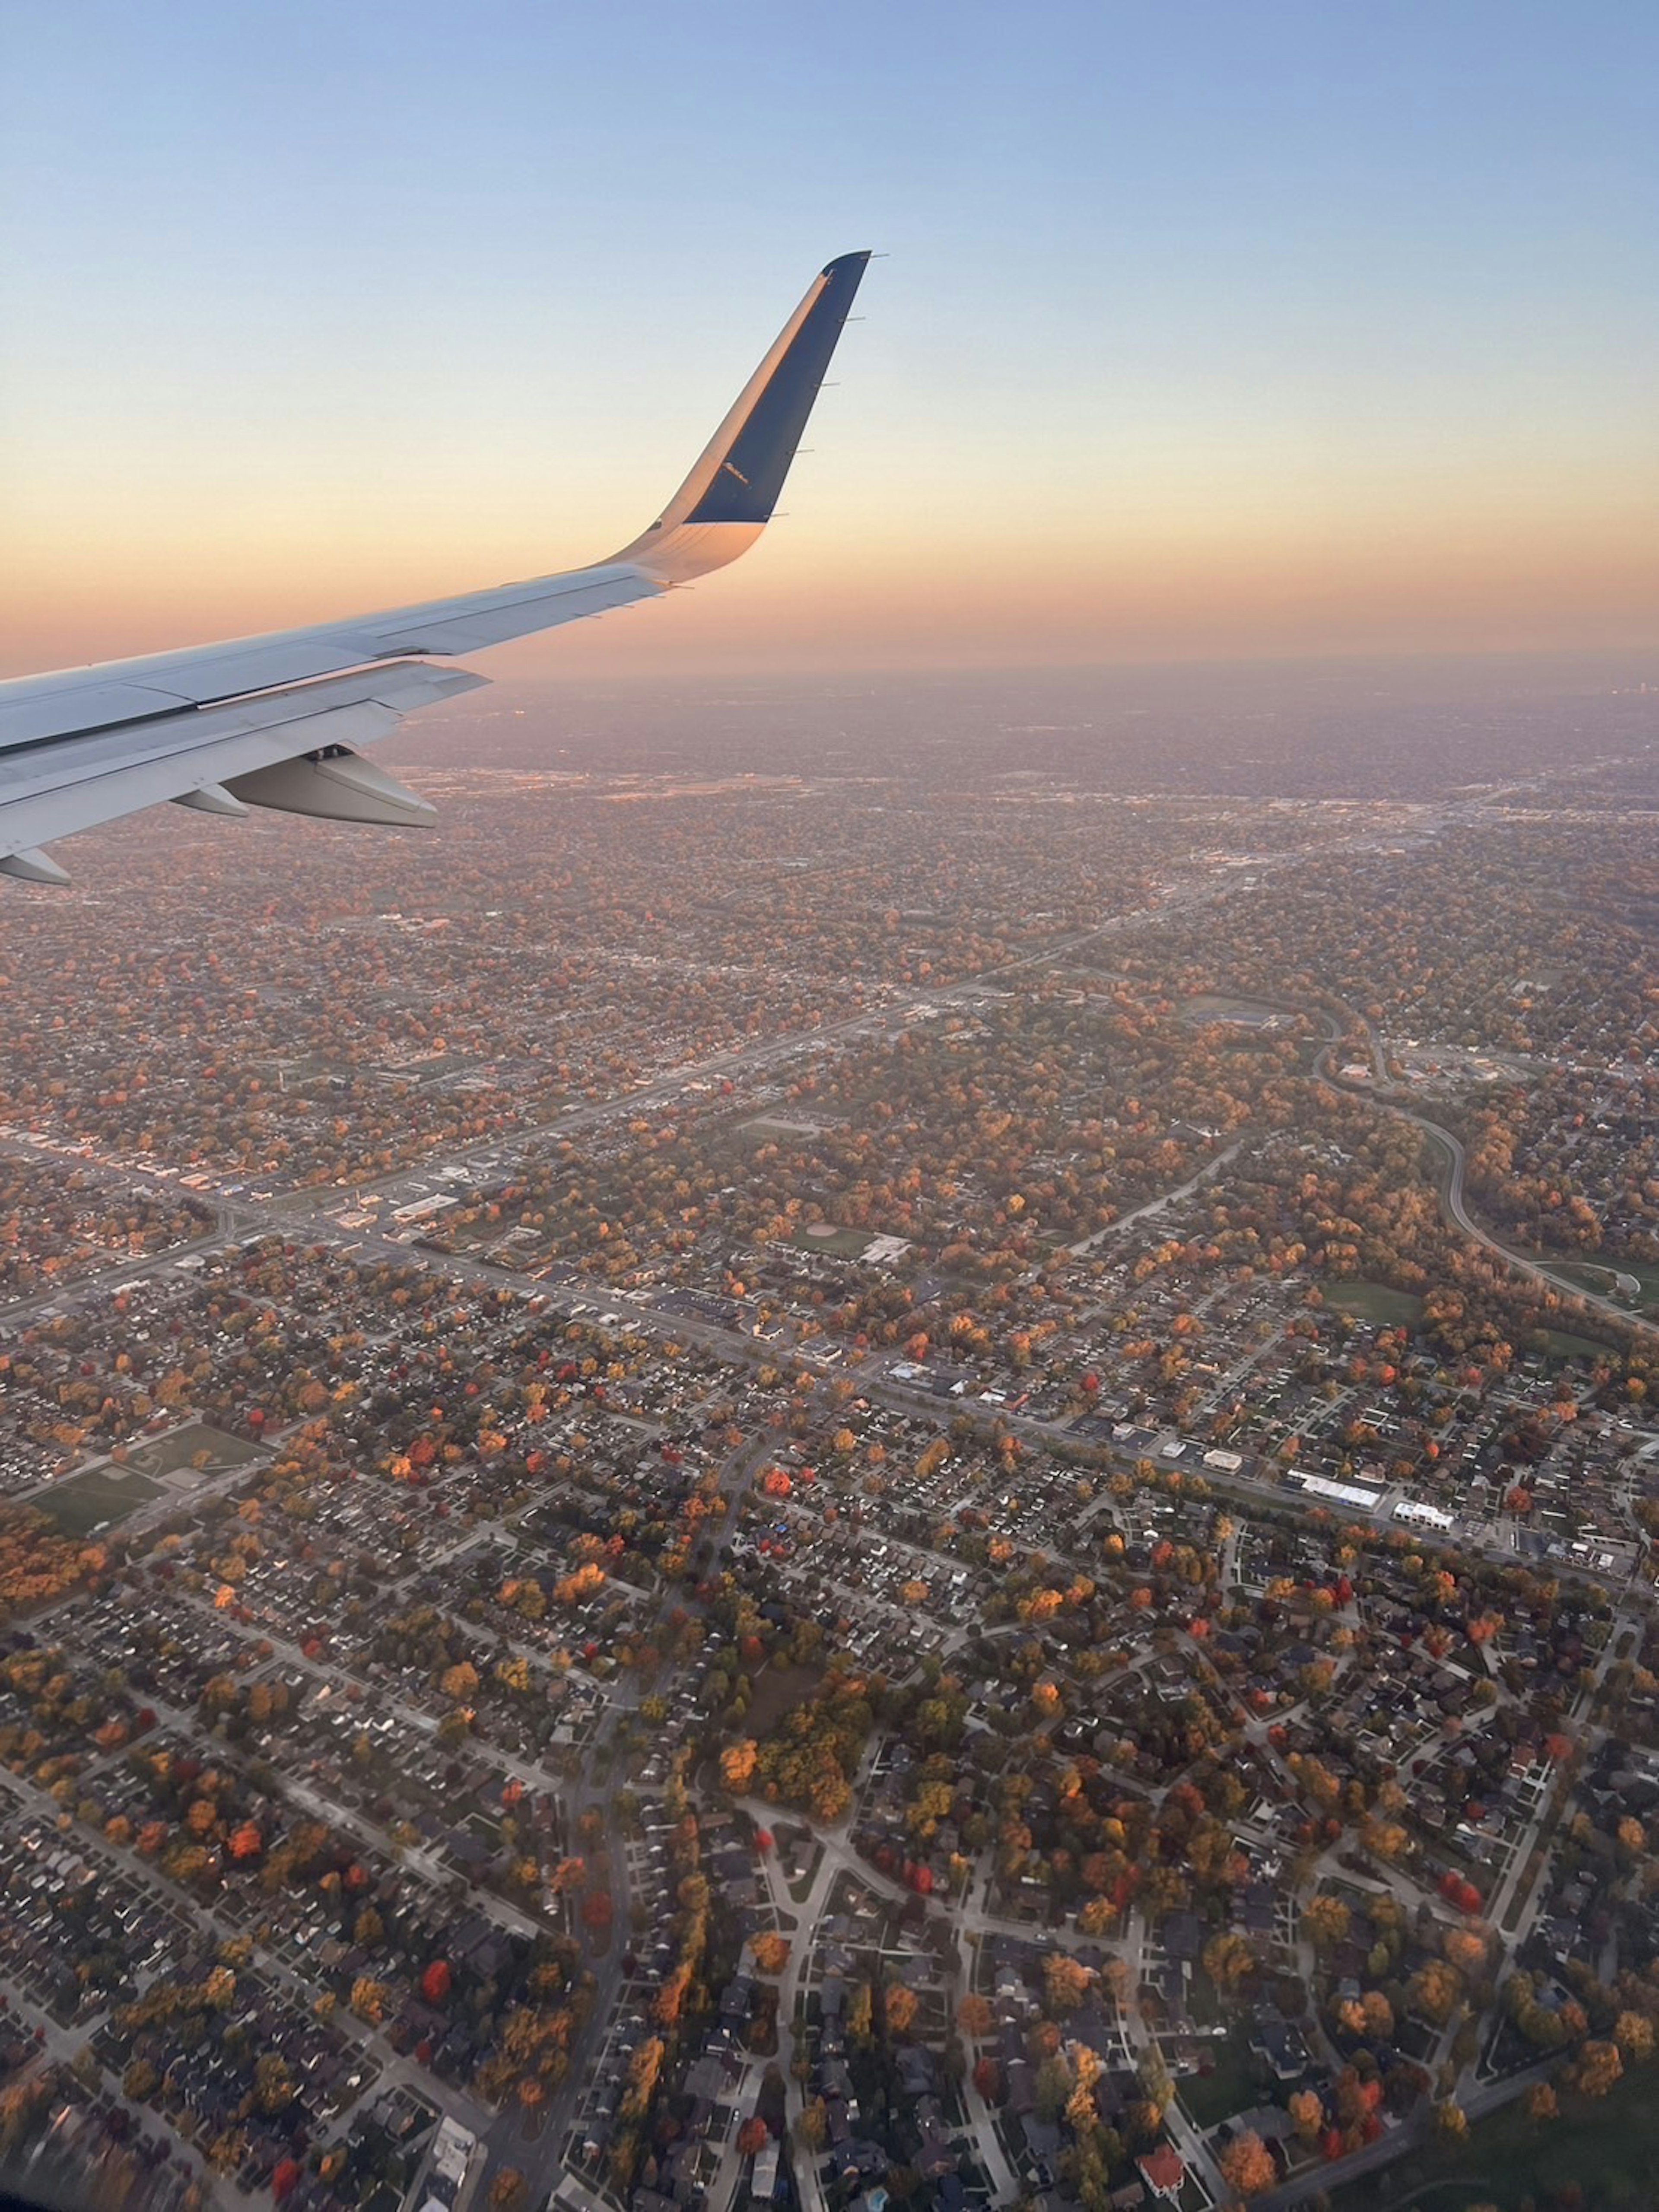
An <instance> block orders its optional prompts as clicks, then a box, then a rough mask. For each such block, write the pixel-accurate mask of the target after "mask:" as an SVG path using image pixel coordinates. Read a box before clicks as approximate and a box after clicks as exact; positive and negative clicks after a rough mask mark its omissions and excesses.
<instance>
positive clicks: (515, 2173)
mask: <svg viewBox="0 0 1659 2212" xmlns="http://www.w3.org/2000/svg"><path fill="white" fill-rule="evenodd" d="M529 2197H530V2191H529V2190H528V2188H527V2187H526V2184H525V2178H524V2176H523V2174H521V2173H520V2171H519V2169H518V2167H517V2166H503V2167H502V2168H501V2172H499V2173H498V2174H497V2175H496V2176H495V2179H494V2180H493V2181H492V2182H491V2183H490V2185H489V2212H524V2207H525V2205H526V2203H528V2201H529Z"/></svg>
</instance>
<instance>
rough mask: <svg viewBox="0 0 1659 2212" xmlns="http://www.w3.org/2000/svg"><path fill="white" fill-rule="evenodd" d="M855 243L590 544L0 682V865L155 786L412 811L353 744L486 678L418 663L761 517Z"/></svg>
mask: <svg viewBox="0 0 1659 2212" xmlns="http://www.w3.org/2000/svg"><path fill="white" fill-rule="evenodd" d="M869 258H870V257H869V255H868V254H867V253H848V254H843V255H842V256H841V257H840V258H838V259H837V260H835V261H832V262H830V263H829V265H828V266H827V267H826V268H824V269H823V270H821V271H820V273H819V274H818V276H816V277H815V278H814V279H813V282H812V283H811V287H810V288H809V289H808V291H807V294H806V296H805V299H804V300H803V301H801V303H800V305H799V307H797V308H796V310H795V312H794V313H793V315H792V316H791V317H790V319H789V320H788V321H787V323H786V324H785V325H784V327H783V329H782V330H781V331H780V332H779V334H778V337H777V338H776V340H775V343H773V345H772V347H771V348H770V349H769V351H768V353H767V355H766V357H765V359H764V360H763V362H761V364H760V366H759V368H757V370H756V371H755V374H753V376H751V377H750V380H749V382H748V383H747V384H746V385H745V386H744V389H743V391H742V392H740V393H739V395H738V399H737V401H736V403H735V404H734V405H733V406H732V410H731V411H730V412H729V414H728V415H727V416H726V419H725V421H724V422H722V423H721V424H720V428H719V429H718V430H717V431H716V432H715V434H714V437H713V438H712V439H711V440H710V441H709V442H708V446H707V447H705V448H704V449H703V452H702V454H701V455H700V456H699V458H698V460H697V463H696V466H695V467H694V468H693V470H692V471H691V473H690V476H688V477H687V478H686V479H685V482H684V483H683V484H682V485H681V486H680V489H678V492H676V493H675V495H674V496H673V498H672V499H671V501H669V503H668V505H667V507H665V509H664V510H663V512H662V513H661V514H660V515H659V517H658V519H657V520H656V521H655V522H653V524H652V525H651V526H650V528H649V529H648V530H646V531H644V532H641V535H640V536H639V537H638V538H635V539H634V540H633V541H632V543H631V544H628V545H626V546H624V547H623V550H621V551H620V552H618V553H615V554H612V555H611V556H610V557H609V558H608V559H607V560H605V561H601V562H595V563H594V564H592V566H590V567H588V568H572V569H568V570H566V571H564V572H563V573H562V574H556V575H550V576H538V577H534V578H532V580H530V581H528V582H526V583H520V584H507V585H501V586H497V587H495V589H493V590H488V591H482V592H468V593H465V594H464V595H463V596H462V597H460V598H458V599H434V600H431V601H428V603H427V604H425V605H421V606H414V607H401V608H396V609H393V610H392V611H389V612H386V613H383V614H375V615H364V616H360V617H357V618H356V619H355V620H351V621H347V622H337V623H320V624H319V625H316V626H315V627H313V628H310V629H293V630H280V631H276V632H273V633H272V634H270V635H266V636H261V637H247V638H238V639H234V640H231V641H228V642H227V643H223V644H218V645H206V646H195V647H189V648H187V649H186V650H185V651H183V652H177V653H153V654H149V655H148V656H146V657H144V658H143V659H136V660H118V661H107V662H105V663H103V664H102V665H99V666H96V667H90V668H78V669H65V670H63V671H59V672H58V673H56V674H53V675H47V676H31V677H22V678H16V679H15V680H14V681H12V682H10V683H3V684H0V873H6V874H9V875H15V876H19V877H21V878H25V879H26V880H29V881H33V882H40V883H66V882H67V881H68V880H69V878H68V876H67V874H66V873H65V872H64V869H63V868H62V867H61V866H59V864H58V862H57V861H56V860H53V859H52V858H51V857H50V855H49V854H46V851H45V850H44V849H43V848H45V847H46V845H47V844H49V843H50V842H52V840H54V839H56V838H58V837H64V836H70V835H71V834H72V833H73V832H74V831H76V830H77V829H89V828H91V827H92V826H93V825H94V823H100V822H109V821H112V820H114V819H116V818H117V817H119V816H122V815H125V814H131V813H135V812H137V811H139V810H140V809H142V808H143V807H147V806H153V805H158V804H160V803H161V802H162V801H164V800H168V799H172V800H175V801H177V802H178V803H179V804H181V805H189V806H195V807H197V808H201V809H204V810H205V811H210V812H214V813H221V814H227V815H232V814H240V813H244V812H246V809H247V808H248V807H250V806H272V807H276V808H278V809H280V810H281V811H285V812H293V813H305V814H315V815H319V816H322V817H325V818H328V819H331V820H335V821H368V822H377V823H400V824H404V825H406V826H411V827H412V826H416V825H419V824H423V823H429V822H430V821H432V820H433V819H434V818H435V817H434V812H433V809H432V808H431V807H430V806H428V805H427V803H426V802H425V801H424V800H423V799H418V798H416V795H415V793H412V792H409V791H406V790H404V787H402V786H401V785H399V784H398V783H396V782H394V781H393V780H392V778H391V777H390V776H388V775H386V774H385V773H384V771H382V770H380V769H375V768H373V767H371V766H370V764H369V763H368V762H366V761H363V760H361V759H359V758H358V757H357V755H356V750H355V749H356V746H357V745H359V744H368V743H372V742H373V741H374V739H375V738H380V737H384V736H385V735H386V732H388V731H390V730H393V729H395V728H396V727H397V726H398V723H399V722H400V721H401V720H403V719H404V716H405V715H406V714H410V713H411V712H412V711H413V710H414V709H415V708H419V707H422V706H428V705H430V704H431V703H433V702H434V701H435V700H438V699H442V698H447V697H450V696H453V694H454V693H456V692H458V691H463V690H470V689H471V687H472V686H474V685H475V684H482V683H483V682H485V681H486V680H487V679H486V678H483V677H479V676H475V675H473V674H471V672H470V671H466V670H464V669H443V668H437V667H433V666H431V665H428V661H427V660H426V659H424V658H423V657H422V656H427V655H430V656H433V657H434V658H437V659H449V658H450V657H452V656H453V655H455V654H457V653H475V652H479V651H482V650H483V649H485V648H486V647H489V646H493V645H501V644H505V643H506V642H507V641H508V640H510V639H513V638H519V637H528V636H530V635H532V634H534V633H535V632H536V631H538V630H545V629H556V628H557V627H558V626H559V625H561V624H562V623H571V622H580V621H584V620H585V619H586V617H589V616H590V615H599V614H605V613H606V612H608V611H610V610H611V608H613V607H625V606H629V605H634V604H635V603H636V602H639V601H641V600H645V599H656V598H659V597H660V595H661V594H662V593H663V592H666V591H671V590H672V589H673V588H674V587H675V586H677V585H680V584H684V583H687V582H690V580H691V579H692V578H694V577H696V576H701V575H705V574H708V572H709V571H710V570H711V569H714V568H723V567H725V566H726V563H727V562H731V561H735V560H736V559H737V558H738V555H739V554H741V553H743V552H744V551H746V550H747V549H748V548H749V547H750V545H751V544H753V543H754V541H755V539H756V538H758V537H759V535H760V533H761V532H762V530H763V528H764V527H765V525H766V523H767V520H769V517H770V515H771V513H772V511H773V509H774V507H775V506H776V503H777V499H778V495H779V493H780V492H781V489H782V488H783V483H784V478H785V477H786V476H787V473H788V470H789V465H790V463H791V461H792V460H793V459H794V456H795V451H796V448H797V447H798V446H799V442H800V436H801V432H802V430H803V429H804V428H805V423H806V419H807V416H809V415H810V414H811V409H812V403H813V401H814V400H815V399H816V398H817V394H818V390H819V387H820V386H821V385H822V384H823V376H824V372H825V370H826V369H827V368H828V367H829V360H830V356H832V354H833V353H834V351H835V349H836V341H837V339H838V338H839V337H840V336H841V332H842V325H843V324H844V323H845V322H846V320H847V316H848V311H849V310H850V308H851V307H852V304H853V300H854V295H855V294H856V292H857V290H858V288H859V283H860V280H861V278H862V276H863V275H864V270H865V267H866V264H867V262H868V261H869Z"/></svg>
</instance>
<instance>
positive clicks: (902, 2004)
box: [882, 1982, 917, 2035]
mask: <svg viewBox="0 0 1659 2212" xmlns="http://www.w3.org/2000/svg"><path fill="white" fill-rule="evenodd" d="M916 2010H917V2001H916V1993H915V1990H908V1989H906V1987H905V1986H904V1984H903V1983H902V1982H895V1983H894V1984H892V1986H891V1987H890V1989H889V1990H888V1991H887V1993H886V1996H885V1997H884V1999H883V2002H882V2014H883V2017H884V2020H885V2021H886V2023H887V2033H889V2035H905V2034H908V2033H909V2030H910V2028H911V2027H913V2026H914V2024H915V2017H916Z"/></svg>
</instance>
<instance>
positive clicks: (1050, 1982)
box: [1042, 1951, 1094, 2016]
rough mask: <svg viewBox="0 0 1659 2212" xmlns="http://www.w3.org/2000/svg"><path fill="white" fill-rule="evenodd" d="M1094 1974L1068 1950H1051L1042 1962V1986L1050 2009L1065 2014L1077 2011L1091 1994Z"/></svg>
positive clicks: (1052, 2011)
mask: <svg viewBox="0 0 1659 2212" xmlns="http://www.w3.org/2000/svg"><path fill="white" fill-rule="evenodd" d="M1093 1981H1094V1976H1093V1974H1092V1973H1091V1972H1090V1970H1089V1968H1088V1967H1087V1966H1079V1963H1078V1961H1077V1960H1075V1959H1074V1958H1073V1957H1072V1955H1071V1954H1070V1953H1069V1952H1067V1951H1051V1952H1050V1953H1049V1954H1048V1957H1047V1958H1046V1959H1045V1960H1043V1962H1042V1986H1043V1991H1044V1994H1045V1996H1046V1997H1047V1999H1048V2010H1049V2011H1050V2012H1051V2013H1054V2014H1056V2015H1061V2016H1063V2015H1065V2014H1066V2013H1070V2012H1075V2011H1076V2010H1077V2008H1078V2007H1079V2005H1080V2004H1081V2003H1082V2002H1083V2000H1084V1998H1085V1997H1086V1996H1088V1994H1089V1990H1090V1988H1091V1984H1093Z"/></svg>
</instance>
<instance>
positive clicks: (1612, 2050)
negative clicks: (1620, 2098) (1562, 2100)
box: [1572, 2041, 1625, 2097]
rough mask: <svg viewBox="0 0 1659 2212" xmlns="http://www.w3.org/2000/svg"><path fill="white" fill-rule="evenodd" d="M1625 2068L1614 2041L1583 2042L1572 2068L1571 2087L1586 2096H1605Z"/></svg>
mask: <svg viewBox="0 0 1659 2212" xmlns="http://www.w3.org/2000/svg"><path fill="white" fill-rule="evenodd" d="M1624 2070H1625V2062H1624V2060H1623V2059H1622V2058H1621V2057H1620V2056H1619V2046H1618V2045H1617V2044H1616V2043H1604V2042H1600V2041H1592V2042H1589V2043H1587V2044H1585V2045H1584V2046H1583V2050H1581V2051H1580V2052H1579V2054H1578V2063H1577V2065H1576V2066H1575V2067H1574V2068H1573V2069H1572V2081H1573V2087H1575V2088H1576V2089H1577V2090H1579V2091H1581V2092H1582V2093H1583V2095H1584V2096H1586V2097H1605V2096H1606V2095H1607V2092H1608V2090H1609V2089H1611V2088H1612V2087H1613V2084H1614V2083H1615V2082H1616V2081H1618V2080H1619V2079H1620V2075H1622V2074H1623V2073H1624Z"/></svg>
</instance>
